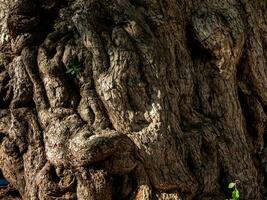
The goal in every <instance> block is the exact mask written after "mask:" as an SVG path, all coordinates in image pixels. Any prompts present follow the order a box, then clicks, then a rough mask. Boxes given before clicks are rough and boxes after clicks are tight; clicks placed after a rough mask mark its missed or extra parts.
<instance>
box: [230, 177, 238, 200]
mask: <svg viewBox="0 0 267 200" xmlns="http://www.w3.org/2000/svg"><path fill="white" fill-rule="evenodd" d="M237 183H239V181H238V180H236V181H235V182H231V183H229V185H228V188H229V189H231V190H232V198H231V199H229V200H238V199H239V196H240V194H239V191H238V189H237V187H236V185H237Z"/></svg>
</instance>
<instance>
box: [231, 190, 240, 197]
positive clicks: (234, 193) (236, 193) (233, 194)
mask: <svg viewBox="0 0 267 200" xmlns="http://www.w3.org/2000/svg"><path fill="white" fill-rule="evenodd" d="M232 197H233V199H238V198H239V191H238V190H237V189H235V190H234V191H233V193H232Z"/></svg>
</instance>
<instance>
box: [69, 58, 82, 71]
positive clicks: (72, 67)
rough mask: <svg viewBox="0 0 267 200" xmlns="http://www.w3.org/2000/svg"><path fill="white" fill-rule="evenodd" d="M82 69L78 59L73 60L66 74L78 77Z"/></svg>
mask: <svg viewBox="0 0 267 200" xmlns="http://www.w3.org/2000/svg"><path fill="white" fill-rule="evenodd" d="M80 70H81V67H80V63H79V62H78V60H77V59H72V60H71V61H70V62H69V64H68V66H67V71H66V74H71V75H77V74H79V73H80Z"/></svg>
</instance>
